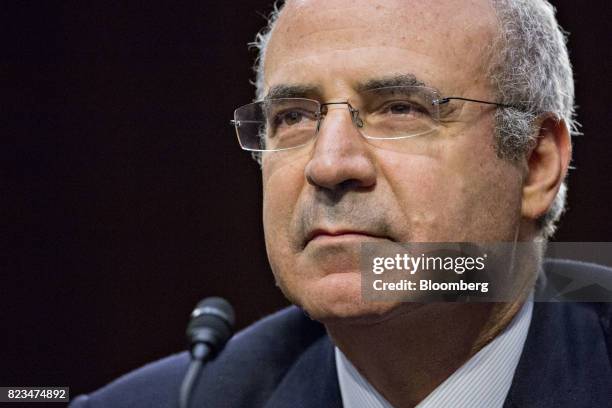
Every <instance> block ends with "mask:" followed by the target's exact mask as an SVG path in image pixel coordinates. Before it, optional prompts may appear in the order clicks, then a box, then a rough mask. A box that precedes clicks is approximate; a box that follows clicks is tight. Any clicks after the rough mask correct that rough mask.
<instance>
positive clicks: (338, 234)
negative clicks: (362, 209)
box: [304, 228, 389, 247]
mask: <svg viewBox="0 0 612 408" xmlns="http://www.w3.org/2000/svg"><path fill="white" fill-rule="evenodd" d="M379 239H387V240H388V239H389V237H387V236H383V235H379V234H375V233H372V232H369V231H359V230H352V229H339V230H331V229H330V230H328V229H322V228H318V229H314V230H312V231H311V232H309V233H308V234H307V235H306V239H305V240H304V247H305V246H307V245H309V244H311V243H317V244H318V243H330V244H331V243H354V242H365V241H373V240H379Z"/></svg>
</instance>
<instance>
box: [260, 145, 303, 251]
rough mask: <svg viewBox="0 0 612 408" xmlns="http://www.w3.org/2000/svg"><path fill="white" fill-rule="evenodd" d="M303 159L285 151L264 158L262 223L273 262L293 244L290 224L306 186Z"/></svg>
mask: <svg viewBox="0 0 612 408" xmlns="http://www.w3.org/2000/svg"><path fill="white" fill-rule="evenodd" d="M300 162H301V161H300V160H289V157H288V156H285V155H282V154H276V155H275V156H274V157H273V158H271V159H267V160H266V159H264V161H263V167H262V178H263V183H262V184H263V226H264V233H265V238H266V247H267V249H268V254H269V256H270V258H271V259H270V261H271V262H273V261H274V259H272V258H273V256H275V255H277V254H280V255H281V256H282V254H287V253H288V252H289V249H290V247H291V245H290V242H291V238H292V237H291V234H290V226H291V224H292V218H293V214H294V212H295V208H296V207H297V203H298V200H299V197H300V193H301V191H302V188H303V185H304V184H303V183H304V181H303V180H304V167H303V165H302V164H300Z"/></svg>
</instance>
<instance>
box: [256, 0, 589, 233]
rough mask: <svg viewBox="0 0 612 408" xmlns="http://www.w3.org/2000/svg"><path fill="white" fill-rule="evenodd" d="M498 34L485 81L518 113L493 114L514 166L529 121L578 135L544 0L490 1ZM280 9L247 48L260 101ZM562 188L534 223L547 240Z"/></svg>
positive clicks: (551, 14)
mask: <svg viewBox="0 0 612 408" xmlns="http://www.w3.org/2000/svg"><path fill="white" fill-rule="evenodd" d="M491 3H492V6H493V8H494V10H495V12H496V16H497V20H498V24H499V31H498V35H497V38H495V40H494V43H493V44H491V50H492V54H491V63H490V68H489V73H488V75H489V77H490V80H491V85H492V86H493V89H494V90H496V92H497V93H498V99H499V101H501V102H502V103H505V104H508V105H513V106H517V107H519V108H520V109H498V110H497V113H496V116H495V140H496V150H497V154H498V156H499V157H501V158H504V159H507V160H510V161H513V162H517V161H519V160H521V159H522V158H524V157H525V156H526V154H527V153H528V152H529V151H530V150H531V148H533V146H534V145H535V142H536V138H537V129H535V128H534V119H536V118H537V116H538V114H540V113H542V112H553V113H555V114H557V115H558V116H559V118H561V119H563V120H564V121H565V123H566V124H567V126H568V128H569V130H570V133H571V134H573V135H576V134H578V131H577V127H578V123H577V122H576V121H575V119H574V116H575V113H574V109H575V106H574V80H573V74H572V66H571V63H570V60H569V55H568V51H567V46H566V33H565V32H564V31H563V30H562V29H561V27H560V26H559V25H558V23H557V20H556V19H555V9H554V7H553V6H552V5H551V4H550V3H548V1H547V0H491ZM281 10H282V6H279V1H277V2H276V3H275V4H274V8H273V11H272V12H271V13H270V15H269V17H268V24H267V26H266V27H265V28H264V29H263V30H262V31H260V32H259V33H258V34H257V36H256V37H255V41H253V42H252V43H250V44H249V45H250V46H251V47H253V48H256V49H257V50H258V56H257V58H256V60H255V65H254V67H253V69H254V71H255V74H256V77H255V82H254V85H255V87H256V97H257V99H261V98H262V97H263V89H264V72H263V70H264V60H265V55H266V49H267V45H268V42H269V40H270V37H271V35H272V31H273V30H274V26H275V23H276V20H277V19H278V16H279V14H280V11H281ZM566 193H567V186H566V183H565V182H563V184H562V185H561V187H560V189H559V192H558V193H557V196H556V197H555V199H554V201H553V203H552V205H551V207H550V208H549V209H548V211H547V212H546V213H545V214H544V215H543V216H542V217H540V218H539V219H538V221H537V222H538V228H539V231H540V236H541V238H543V239H548V238H550V237H551V236H552V234H553V233H554V232H555V229H556V224H557V221H558V220H559V218H560V217H561V214H562V213H563V211H564V209H565V200H566Z"/></svg>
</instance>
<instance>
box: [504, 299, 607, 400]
mask: <svg viewBox="0 0 612 408" xmlns="http://www.w3.org/2000/svg"><path fill="white" fill-rule="evenodd" d="M595 310H596V309H595V308H594V307H593V306H592V305H591V306H587V305H583V304H580V303H546V302H536V303H535V304H534V309H533V317H532V320H531V326H530V327H529V334H528V336H527V340H526V342H525V346H524V349H523V353H522V355H521V359H520V361H519V364H518V367H517V369H516V372H515V374H514V379H513V381H512V386H511V388H510V391H509V393H508V397H507V399H506V402H505V404H504V408H523V407H529V408H537V407H569V406H571V407H585V408H586V407H604V406H609V404H610V403H611V401H612V372H610V362H609V361H608V358H607V356H608V352H607V348H606V344H605V341H604V336H602V330H601V325H600V321H599V315H598V314H597V313H596V312H595ZM605 389H608V390H610V395H607V396H606V395H602V392H601V390H605Z"/></svg>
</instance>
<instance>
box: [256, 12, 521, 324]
mask: <svg viewBox="0 0 612 408" xmlns="http://www.w3.org/2000/svg"><path fill="white" fill-rule="evenodd" d="M494 34H495V17H494V11H493V10H492V9H491V7H490V6H489V5H488V2H486V1H459V0H456V1H451V0H449V1H436V2H422V1H407V0H404V1H389V0H385V1H381V2H373V1H371V0H363V1H361V0H359V1H354V0H350V1H349V0H333V1H329V0H327V1H293V2H289V3H288V4H287V6H286V8H285V9H284V11H283V12H282V15H281V17H280V19H279V21H278V23H277V26H276V29H275V31H274V33H273V35H272V38H271V40H270V43H269V47H268V50H267V55H266V59H265V62H264V63H265V66H264V68H265V90H264V91H265V92H264V93H266V92H267V91H269V90H270V89H271V88H272V87H277V86H296V87H301V88H308V89H310V90H309V91H308V92H307V94H305V95H294V96H303V97H308V98H311V99H317V100H319V101H320V102H333V101H335V102H337V101H346V100H348V99H351V100H355V98H356V97H357V96H356V95H357V93H358V89H359V87H360V86H361V85H363V84H364V83H367V82H368V81H376V80H381V79H385V78H390V77H399V76H404V77H416V78H417V79H418V80H419V81H421V82H423V83H425V84H426V85H427V86H431V87H435V88H437V89H438V90H440V92H441V93H442V95H443V96H463V97H468V98H474V99H481V100H495V99H496V98H495V95H494V93H493V92H492V90H491V89H490V85H489V82H488V79H487V77H486V69H487V55H488V50H487V45H489V44H491V41H492V38H493V36H494ZM469 105H471V106H470V107H467V106H466V107H465V109H464V111H465V112H464V113H462V115H461V120H458V121H449V122H447V123H444V125H443V126H441V127H440V129H439V130H438V131H436V132H435V133H433V134H428V135H426V136H419V137H416V138H410V139H401V140H396V141H394V143H397V145H396V146H397V148H381V147H377V146H375V145H374V144H373V143H371V142H370V141H368V140H367V139H365V138H364V137H363V136H362V135H361V134H360V132H359V129H358V128H356V127H355V125H354V124H353V122H352V121H351V117H350V115H349V113H348V110H347V109H346V106H345V105H332V106H330V110H329V112H328V113H327V115H326V117H325V119H324V120H323V122H322V126H321V128H320V130H319V133H318V135H317V137H316V139H314V140H313V141H312V142H311V143H310V144H308V145H306V146H302V147H300V148H297V149H293V150H287V151H282V152H270V153H265V154H264V155H263V159H262V160H263V188H264V206H263V212H264V214H263V216H264V228H265V236H266V246H267V251H268V256H269V259H270V264H271V266H272V269H273V271H274V274H275V277H276V280H277V282H278V284H279V286H280V287H281V289H282V290H283V292H284V293H285V295H286V296H287V297H288V298H289V299H290V300H292V301H293V302H294V303H296V304H298V305H300V306H302V307H303V308H304V309H305V310H306V311H307V312H309V313H310V314H311V316H313V317H314V318H316V319H320V320H323V321H325V320H326V319H327V320H329V319H333V318H338V317H341V318H342V317H354V318H368V317H374V318H380V317H381V316H386V315H388V313H389V312H391V311H393V310H398V309H401V307H402V305H400V304H392V303H364V302H362V301H361V287H360V270H359V250H360V243H361V242H364V241H376V242H409V241H410V242H427V241H437V242H459V241H472V242H478V241H512V240H513V239H514V234H515V232H516V228H517V225H518V222H519V218H520V217H519V214H520V199H521V177H522V176H521V174H522V172H521V170H520V169H519V168H518V167H516V166H514V165H512V164H510V163H508V162H507V161H504V160H502V159H499V158H498V157H497V155H496V153H495V149H494V139H493V133H494V125H493V123H494V120H493V119H494V110H493V109H492V108H491V107H488V106H486V105H479V106H474V105H475V104H469ZM394 146H395V145H394ZM403 307H408V306H406V305H404V306H403Z"/></svg>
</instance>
